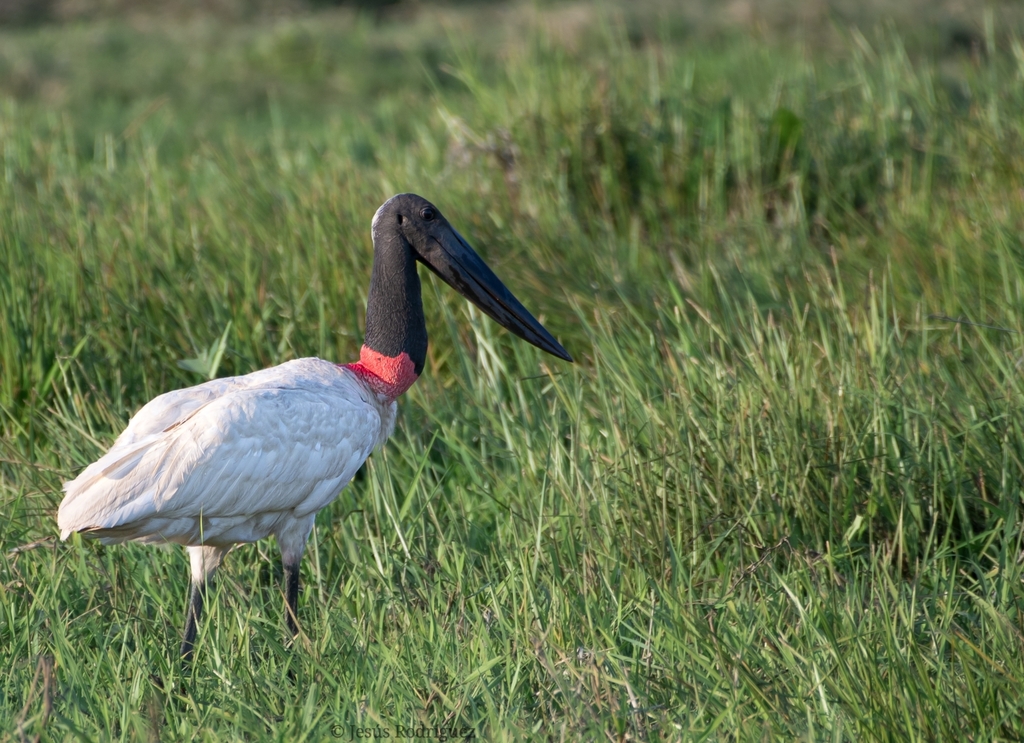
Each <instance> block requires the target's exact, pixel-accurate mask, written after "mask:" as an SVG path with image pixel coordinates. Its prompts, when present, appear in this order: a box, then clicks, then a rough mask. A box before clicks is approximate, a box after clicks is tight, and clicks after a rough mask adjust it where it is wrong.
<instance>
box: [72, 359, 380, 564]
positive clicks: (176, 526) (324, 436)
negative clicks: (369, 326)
mask: <svg viewBox="0 0 1024 743" xmlns="http://www.w3.org/2000/svg"><path fill="white" fill-rule="evenodd" d="M395 413H396V404H395V403H394V402H391V401H389V400H387V399H386V398H384V397H382V396H380V395H377V394H375V393H374V392H372V391H371V390H369V389H368V388H367V387H366V386H364V384H363V383H362V382H361V381H360V380H359V378H358V377H357V376H356V374H354V373H353V372H352V371H350V370H348V369H346V368H344V367H341V366H338V365H335V364H332V363H330V362H328V361H323V360H321V359H298V360H296V361H291V362H288V363H286V364H281V365H280V366H276V367H273V368H270V369H265V370H263V371H258V372H254V373H252V374H247V375H245V376H241V377H229V378H226V379H216V380H213V381H211V382H206V383H205V384H200V385H197V386H195V387H189V388H187V389H183V390H176V391H174V392H168V393H166V394H163V395H160V396H159V397H156V398H154V399H153V400H152V401H150V402H149V403H148V404H147V405H146V406H145V407H143V408H142V409H141V410H140V411H139V412H138V413H136V415H135V416H134V417H133V418H132V419H131V422H130V423H129V424H128V427H127V428H126V429H125V430H124V432H123V433H122V434H121V435H120V436H119V437H118V439H117V441H115V442H114V445H113V446H112V447H111V448H110V451H108V452H107V453H106V454H105V455H104V456H103V457H101V458H100V459H99V460H97V461H96V462H94V463H93V464H91V465H89V466H88V467H86V468H85V470H84V471H83V472H82V473H81V474H80V475H79V476H78V477H76V478H75V479H74V480H72V481H70V482H67V483H65V484H64V492H65V493H66V494H67V495H66V497H65V498H64V501H63V502H62V503H61V505H60V510H59V511H58V514H57V523H58V526H59V527H60V530H61V538H62V539H66V538H67V537H68V535H69V534H71V533H72V532H76V531H89V532H91V533H92V536H96V537H98V538H100V539H102V540H103V541H105V542H108V543H110V542H122V541H125V540H128V539H131V540H138V541H142V542H177V543H179V544H183V545H208V546H214V547H229V546H231V545H233V544H236V543H238V542H254V541H256V540H258V539H263V538H264V537H267V536H270V535H271V534H275V535H277V536H278V538H279V539H280V540H281V542H282V545H281V546H282V549H287V547H288V546H289V545H288V542H290V541H292V540H296V539H297V540H299V541H300V547H301V545H302V544H305V541H306V538H307V536H308V535H309V531H310V529H312V526H313V518H314V517H315V516H316V513H317V511H319V510H320V509H322V508H323V507H324V506H326V505H327V504H328V503H330V502H331V501H332V500H334V498H335V496H337V495H338V493H339V492H340V491H341V489H342V488H343V487H344V486H345V485H346V484H347V483H348V481H349V480H351V479H352V477H353V476H354V475H355V473H356V470H358V469H359V467H360V465H362V463H363V462H364V461H365V460H366V458H367V457H368V456H369V455H370V453H371V452H372V451H373V450H374V449H375V448H377V447H378V446H380V445H381V444H383V443H384V441H385V440H386V439H387V438H388V436H389V435H390V434H391V432H392V430H393V429H394V425H395Z"/></svg>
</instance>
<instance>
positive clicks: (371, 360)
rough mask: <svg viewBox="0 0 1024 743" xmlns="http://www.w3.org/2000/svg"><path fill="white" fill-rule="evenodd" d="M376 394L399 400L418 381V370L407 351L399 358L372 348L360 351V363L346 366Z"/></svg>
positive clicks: (364, 347)
mask: <svg viewBox="0 0 1024 743" xmlns="http://www.w3.org/2000/svg"><path fill="white" fill-rule="evenodd" d="M345 368H346V369H351V370H352V371H353V372H355V373H356V374H357V375H358V376H359V378H360V379H362V380H363V382H364V383H365V384H366V385H367V386H368V387H369V388H370V389H371V390H373V391H374V392H376V393H377V394H380V395H385V396H387V397H388V398H389V399H391V400H397V399H398V398H399V396H400V395H401V394H402V393H403V392H405V391H406V390H407V389H409V388H410V387H412V384H413V382H415V381H416V378H417V375H416V369H415V366H414V365H413V363H412V359H410V358H409V354H407V353H406V352H405V351H403V352H402V353H400V354H399V355H398V356H385V355H384V354H382V353H378V352H377V351H374V350H373V349H372V348H368V347H367V346H363V347H362V348H361V349H360V350H359V361H357V362H355V363H354V364H345Z"/></svg>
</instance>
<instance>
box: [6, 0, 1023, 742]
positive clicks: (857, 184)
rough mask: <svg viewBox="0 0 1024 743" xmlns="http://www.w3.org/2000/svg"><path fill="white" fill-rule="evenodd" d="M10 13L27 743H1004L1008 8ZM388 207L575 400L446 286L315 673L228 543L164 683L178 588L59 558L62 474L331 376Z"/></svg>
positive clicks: (110, 559)
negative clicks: (196, 402)
mask: <svg viewBox="0 0 1024 743" xmlns="http://www.w3.org/2000/svg"><path fill="white" fill-rule="evenodd" d="M0 24H2V25H0V167H2V170H0V318H2V322H0V431H2V434H3V435H2V438H0V511H2V513H3V515H4V517H5V518H3V519H0V599H2V601H0V610H2V611H3V615H2V616H0V665H2V666H3V667H5V668H12V669H13V672H12V673H10V674H7V675H5V676H3V677H0V720H10V721H11V725H12V727H11V731H12V732H11V735H12V737H25V736H30V735H33V734H40V735H51V736H52V737H54V738H59V737H61V736H72V735H76V734H77V735H81V736H83V737H90V736H91V737H95V738H102V737H115V736H119V737H122V738H141V737H148V738H153V737H159V736H160V735H161V734H163V735H169V736H171V737H175V738H183V739H191V738H193V737H196V736H199V735H201V734H205V735H207V736H209V737H210V738H211V739H212V738H213V737H215V736H216V735H217V734H218V733H219V734H228V733H232V734H234V735H236V736H242V735H246V736H250V737H256V738H260V737H266V736H269V737H275V736H276V737H277V738H279V739H286V740H297V739H301V738H302V737H303V736H306V737H308V738H310V739H323V738H324V737H325V734H326V732H325V731H326V730H327V729H328V726H329V724H330V723H331V722H333V721H345V722H347V721H354V720H358V721H360V722H363V723H369V724H374V723H375V722H385V723H389V724H392V725H393V724H398V723H401V724H405V723H407V722H410V721H418V722H423V723H439V722H441V721H447V722H451V723H452V724H454V725H459V726H461V725H468V726H471V727H473V728H474V730H476V731H478V735H479V736H480V737H486V738H506V739H533V738H536V737H537V736H538V735H547V736H548V737H551V738H556V737H559V736H562V737H565V738H570V739H571V738H576V739H596V738H598V737H602V738H610V739H616V740H625V739H644V738H650V739H665V740H677V739H686V738H688V737H696V736H699V735H704V736H710V737H714V736H726V735H727V734H731V737H733V738H735V739H758V740H761V739H766V738H767V739H776V738H777V739H782V740H793V739H798V738H804V739H811V738H815V737H820V736H821V735H825V734H827V735H828V736H829V737H830V738H831V739H834V740H841V739H844V738H849V739H857V740H864V739H898V740H904V739H914V738H915V737H916V738H920V739H923V740H935V739H955V738H958V737H961V736H963V735H964V734H965V731H967V732H968V733H970V734H972V735H974V736H975V737H976V738H977V739H1006V740H1013V739H1021V738H1022V737H1024V727H1022V725H1024V722H1022V721H1024V708H1022V705H1024V701H1022V698H1021V695H1020V693H1019V689H1020V685H1021V680H1022V679H1024V636H1022V635H1021V632H1020V627H1021V617H1022V616H1024V588H1022V585H1024V584H1022V581H1021V578H1022V563H1021V555H1022V547H1024V543H1022V529H1021V525H1022V508H1021V493H1022V491H1024V383H1022V376H1021V368H1022V365H1024V361H1022V359H1024V341H1022V339H1024V189H1022V187H1021V184H1022V183H1024V45H1022V42H1021V37H1022V34H1024V6H1022V5H1021V4H1019V3H1009V2H1006V3H988V4H985V5H984V6H981V5H979V4H977V3H969V2H953V1H952V0H940V1H939V2H925V1H924V0H905V1H904V2H899V3H890V2H881V1H869V2H852V1H850V2H847V1H846V0H836V1H834V2H815V1H814V0H800V1H798V0H765V1H764V2H748V1H743V0H735V1H733V2H725V3H715V2H692V3H685V4H683V3H670V2H665V1H664V0H637V1H636V2H630V3H611V2H609V3H602V4H591V3H569V2H532V3H525V2H461V3H449V4H434V3H427V2H401V3H394V4H391V3H380V4H378V3H371V2H363V3H359V2H352V3H346V2H341V3H338V4H334V3H319V2H310V3H303V2H286V3H269V2H266V3H261V2H253V3H245V2H233V1H232V0H223V1H222V2H209V3H200V2H185V1H184V0H182V1H180V2H178V1H175V0H171V1H170V2H164V3H143V2H131V1H129V0H124V1H118V0H111V1H110V2H100V1H97V2H89V0H52V1H51V2H43V3H29V2H20V1H19V0H0ZM405 190H412V191H417V192H421V193H423V194H424V195H426V196H428V197H430V198H432V199H433V200H435V201H436V202H437V203H438V205H439V206H440V208H441V209H442V210H444V211H445V213H446V214H447V215H448V216H449V217H450V218H451V219H452V221H453V223H454V224H456V225H457V227H458V229H459V230H460V231H461V232H462V233H463V234H465V235H466V236H467V237H468V238H469V239H470V240H471V242H473V243H474V244H475V245H476V246H477V247H478V248H479V249H480V251H481V253H482V254H483V255H484V256H485V258H486V259H487V260H488V262H489V263H491V265H493V266H494V267H495V270H496V272H497V273H498V274H499V275H501V276H502V277H503V279H505V280H506V282H507V283H508V284H509V286H510V287H512V288H513V289H514V290H515V291H516V293H517V294H518V295H519V296H520V297H521V298H522V299H523V301H524V303H525V304H527V306H529V307H530V308H531V309H536V310H537V313H538V315H539V317H541V319H542V320H543V321H544V322H545V324H547V325H548V326H549V327H550V328H551V329H552V330H553V331H554V333H555V335H556V336H557V337H559V339H560V340H562V341H563V342H564V343H565V345H566V347H567V348H568V349H569V350H570V352H571V353H573V355H574V356H575V357H576V359H577V364H575V365H574V366H572V367H568V366H564V365H555V364H554V363H553V362H549V361H548V360H545V359H543V358H541V357H540V356H539V354H537V353H536V352H535V351H534V350H533V349H531V348H525V347H524V345H523V344H521V343H518V342H516V341H515V340H514V339H510V338H509V337H508V336H507V334H502V333H499V332H497V331H496V330H495V329H494V327H493V326H492V324H488V323H487V322H484V321H482V320H481V318H480V316H479V314H478V313H475V312H474V311H473V310H472V309H470V308H469V307H468V306H467V305H466V303H465V302H463V301H462V300H461V299H459V298H458V297H455V296H453V295H452V293H451V292H448V291H447V290H443V289H442V288H441V287H439V286H437V285H436V284H435V283H434V282H433V281H432V280H431V279H428V280H427V290H426V291H425V295H426V301H427V304H428V307H427V315H428V322H429V324H430V335H431V348H430V356H429V359H428V364H427V374H425V375H424V378H423V379H421V380H420V381H419V382H418V383H417V385H416V386H415V387H414V388H413V390H411V391H410V393H408V394H407V395H406V397H405V398H404V399H403V401H402V403H401V406H402V415H401V416H400V423H399V429H398V432H397V433H396V435H395V437H394V438H393V440H392V441H391V442H390V443H389V445H388V447H387V449H386V451H385V452H384V453H383V454H382V455H375V456H374V458H373V459H372V460H371V463H370V465H369V466H368V467H367V468H366V471H365V472H364V473H363V475H362V476H361V477H360V479H359V480H358V481H357V482H355V483H353V485H352V487H350V488H349V489H348V490H347V491H346V492H345V493H343V494H342V496H341V497H340V498H339V499H338V501H337V502H336V503H335V504H333V505H332V506H331V507H330V508H328V509H326V510H325V511H324V512H323V513H322V514H321V516H320V518H319V519H318V523H317V530H316V532H315V535H314V541H313V543H312V545H311V550H310V556H309V559H308V560H307V561H306V563H305V564H304V571H305V575H304V578H305V584H304V585H305V586H306V588H305V589H304V591H305V595H304V597H303V602H302V610H301V618H302V619H303V620H304V623H305V624H304V626H305V628H306V632H307V635H306V637H304V638H303V641H302V643H301V644H300V646H299V647H297V648H294V649H292V651H289V650H288V649H286V648H284V647H282V646H281V644H280V641H279V638H280V627H279V626H278V624H279V620H280V617H281V613H280V594H279V593H278V592H277V586H278V580H279V577H278V576H277V574H276V573H277V572H279V568H278V567H277V565H276V562H275V560H276V557H273V556H272V554H273V553H272V550H269V549H268V548H267V546H266V545H256V546H247V547H243V548H240V549H239V550H237V551H236V552H235V553H233V554H232V555H231V557H230V559H229V560H228V563H227V564H226V566H225V568H224V570H223V572H222V574H221V585H222V586H224V588H223V590H221V592H220V594H221V595H220V596H219V597H218V600H217V601H216V602H212V603H213V608H212V609H211V616H210V619H209V622H208V626H207V627H205V628H204V629H203V631H202V633H201V637H202V640H201V644H200V647H199V656H198V662H197V663H196V665H195V668H194V670H193V671H192V672H191V674H190V675H187V676H186V677H182V675H181V670H180V667H179V666H178V665H177V664H176V660H175V658H174V652H173V648H174V645H175V641H174V638H176V637H177V634H178V631H179V624H180V620H181V613H182V611H183V608H184V600H185V594H186V591H187V570H186V565H185V560H184V558H183V557H182V556H181V555H179V554H177V553H173V556H171V555H169V554H168V553H167V552H164V551H160V550H155V549H150V548H146V547H139V546H134V545H128V546H124V547H117V548H109V549H108V548H104V547H102V546H99V545H96V544H93V543H83V542H81V541H78V540H74V541H72V542H71V543H69V544H58V543H57V542H56V541H55V540H54V530H55V526H54V519H53V515H54V512H55V510H56V506H57V503H58V501H59V498H60V486H61V482H62V481H63V480H64V479H67V478H69V477H71V476H73V474H74V473H75V472H76V471H78V469H79V468H81V467H82V466H83V465H84V464H86V463H87V462H89V461H91V460H92V459H94V458H95V457H96V456H97V455H98V454H99V453H100V452H102V451H103V449H104V448H105V447H106V446H107V445H109V443H110V441H111V440H112V438H113V436H114V435H116V433H117V432H118V430H120V428H121V427H122V426H123V425H124V423H125V421H126V420H127V419H128V417H129V416H130V415H131V414H132V413H133V412H134V411H135V410H137V409H138V408H139V406H141V405H142V404H143V403H145V402H146V401H147V400H148V399H150V398H152V397H153V396H154V395H156V394H159V393H160V392H162V391H165V390H168V389H172V388H177V387H181V386H185V385H188V384H195V383H197V382H199V381H202V380H203V379H205V378H207V377H211V376H223V375H226V374H233V373H246V372H249V371H252V370H254V369H257V368H261V367H264V366H268V365H270V364H274V363H279V362H281V361H284V360H287V359H290V358H295V357H298V356H306V355H312V354H316V355H320V356H323V357H325V358H330V359H335V360H345V359H350V358H354V357H355V356H356V355H357V353H358V348H359V345H360V342H361V335H362V313H363V308H364V306H365V294H366V284H367V281H368V276H369V262H370V253H369V236H368V233H369V220H370V218H371V216H372V214H373V212H374V210H375V209H376V208H377V206H378V205H379V204H380V203H381V201H383V199H384V198H386V197H388V196H390V195H392V194H393V193H395V192H398V191H405ZM154 669H155V670H154ZM155 677H156V680H154V678H155ZM165 681H166V683H164V682H165ZM111 731H113V732H111Z"/></svg>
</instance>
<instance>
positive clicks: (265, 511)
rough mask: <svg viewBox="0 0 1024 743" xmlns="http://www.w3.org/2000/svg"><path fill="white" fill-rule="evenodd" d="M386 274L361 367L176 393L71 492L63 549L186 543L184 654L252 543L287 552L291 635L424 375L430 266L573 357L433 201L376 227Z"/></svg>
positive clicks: (377, 284)
mask: <svg viewBox="0 0 1024 743" xmlns="http://www.w3.org/2000/svg"><path fill="white" fill-rule="evenodd" d="M371 232H372V235H373V271H372V274H371V277H370V291H369V299H368V301H367V305H366V336H365V341H364V343H363V347H362V349H361V351H360V354H359V361H356V362H354V363H351V364H343V365H339V364H334V363H332V362H329V361H324V360H321V359H317V358H304V359H297V360H295V361H289V362H287V363H284V364H280V365H279V366H275V367H272V368H270V369H264V370H262V371H257V372H253V373H251V374H246V375H243V376H238V377H229V378H224V379H215V380H213V381H210V382H206V383H204V384H199V385H196V386H194V387H188V388H186V389H181V390H176V391H174V392H167V393H165V394H162V395H160V396H158V397H156V398H154V399H153V400H151V401H150V402H149V403H147V404H146V405H145V406H143V407H142V409H141V410H139V412H138V413H136V414H135V416H134V417H133V418H132V419H131V421H130V422H129V423H128V426H127V428H125V430H124V431H123V432H122V433H121V435H120V436H119V437H118V438H117V440H116V441H115V442H114V445H113V446H112V447H111V448H110V450H109V451H108V452H107V453H106V454H104V455H103V456H102V457H100V458H99V459H98V460H96V461H95V462H93V463H92V464H90V465H89V466H88V467H86V468H85V469H84V470H83V471H82V472H81V474H79V475H78V477H76V478H75V479H74V480H71V481H70V482H66V483H64V493H65V496H64V500H63V501H62V502H61V504H60V509H59V510H58V512H57V524H58V526H59V527H60V534H61V539H62V540H66V539H67V538H68V537H69V536H70V535H71V534H74V533H81V534H83V535H85V536H88V537H94V538H97V539H99V540H101V541H102V542H104V543H107V544H116V543H119V542H124V541H137V542H143V543H162V542H169V543H177V544H181V545H184V546H185V548H186V549H187V551H188V554H189V559H190V562H191V568H192V580H191V589H190V595H189V608H188V613H187V618H186V622H185V633H184V638H183V639H182V643H181V655H182V656H183V657H185V658H188V657H189V656H191V654H192V650H193V645H194V642H195V637H196V629H197V625H198V623H199V620H200V616H201V614H202V610H203V598H204V595H205V593H206V588H207V585H208V583H209V582H210V580H211V579H212V577H213V574H214V572H215V571H216V570H217V568H218V566H219V565H220V563H221V561H222V560H223V559H224V556H225V555H226V554H227V552H228V551H229V550H230V549H231V548H232V547H233V546H234V545H236V544H241V543H245V542H255V541H257V540H260V539H263V538H264V537H268V536H271V535H273V536H275V537H276V538H277V543H278V546H279V547H280V549H281V557H282V561H283V563H284V582H285V596H286V602H287V607H286V611H287V617H286V620H287V624H288V629H289V630H290V632H291V633H292V635H293V636H294V635H295V634H296V633H297V632H298V621H297V617H298V612H297V609H298V607H297V603H298V594H299V564H300V562H301V560H302V555H303V552H304V551H305V547H306V540H307V539H308V538H309V534H310V532H311V531H312V529H313V521H314V519H315V518H316V514H317V513H318V512H319V511H320V510H321V509H322V508H324V507H325V506H327V505H328V504H329V503H330V502H331V501H333V500H334V499H335V498H336V497H337V496H338V494H339V492H340V491H341V489H342V488H344V487H345V485H346V484H348V482H349V481H350V480H351V479H352V477H353V476H354V475H355V474H356V471H357V470H358V469H359V467H360V466H361V465H362V464H363V462H365V461H366V458H367V457H368V456H369V455H370V453H371V452H373V451H374V450H375V449H376V448H378V447H379V446H381V445H382V444H383V443H384V442H385V440H386V439H387V438H388V436H390V434H391V432H392V431H393V430H394V426H395V415H396V412H397V404H396V400H397V399H398V397H399V396H400V395H401V394H402V393H403V392H405V391H406V390H407V389H409V387H410V386H411V385H412V384H413V382H415V381H416V379H417V378H418V377H419V375H420V374H421V373H422V372H423V363H424V361H425V360H426V354H427V328H426V323H425V322H424V318H423V302H422V299H421V296H420V279H419V275H418V273H417V267H416V263H417V262H420V263H423V264H424V265H426V267H427V268H429V269H430V270H431V271H433V272H434V273H435V274H437V275H438V276H439V277H440V278H441V279H442V280H443V281H445V282H446V283H447V284H449V285H450V286H451V287H452V288H454V289H455V290H456V291H457V292H459V294H461V295H462V296H463V297H465V298H466V299H468V300H470V301H471V302H473V303H474V304H475V305H476V306H477V307H479V308H480V309H481V310H483V311H484V312H485V313H487V314H488V315H490V316H491V317H492V318H493V319H494V320H496V321H497V322H498V323H500V324H501V325H502V326H504V327H505V328H507V329H508V330H510V331H511V332H512V333H514V334H515V335H517V336H519V337H520V338H522V339H524V340H526V341H527V342H529V343H531V344H533V345H534V346H537V347H538V348H540V349H542V350H544V351H546V352H548V353H550V354H552V355H554V356H557V357H558V358H560V359H564V360H566V361H570V362H571V361H572V358H571V357H570V356H569V354H568V353H567V352H566V350H565V349H564V348H562V346H561V345H560V344H559V343H558V341H556V340H555V339H554V338H553V337H552V336H551V334H550V333H549V332H548V331H547V330H546V329H545V328H544V326H542V325H541V324H540V323H539V322H538V321H537V320H536V319H535V318H534V317H533V315H531V314H530V313H529V311H527V309H526V308H525V307H523V305H522V304H521V303H520V302H519V300H517V299H516V298H515V296H513V295H512V293H511V292H510V291H509V290H508V289H507V288H506V287H505V285H504V284H502V282H501V281H500V280H499V279H498V277H497V276H495V275H494V273H493V272H492V271H491V270H490V269H489V268H488V267H487V265H486V264H485V263H484V262H483V260H481V258H480V257H479V256H478V255H477V254H476V252H475V251H474V250H473V249H472V248H471V247H470V246H469V244H468V243H467V242H466V240H465V239H463V237H462V236H461V235H460V234H459V233H458V232H457V231H456V230H455V228H454V227H452V226H451V225H450V224H449V223H448V220H446V219H445V218H444V216H442V214H441V212H440V210H438V209H437V207H435V206H434V205H433V204H431V203H430V202H429V201H427V200H426V199H424V198H422V197H421V196H417V195H415V194H400V195H398V196H395V197H393V198H391V199H389V200H388V201H386V202H385V203H384V204H383V205H382V206H381V207H380V209H378V210H377V213H376V214H375V215H374V217H373V224H372V228H371Z"/></svg>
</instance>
